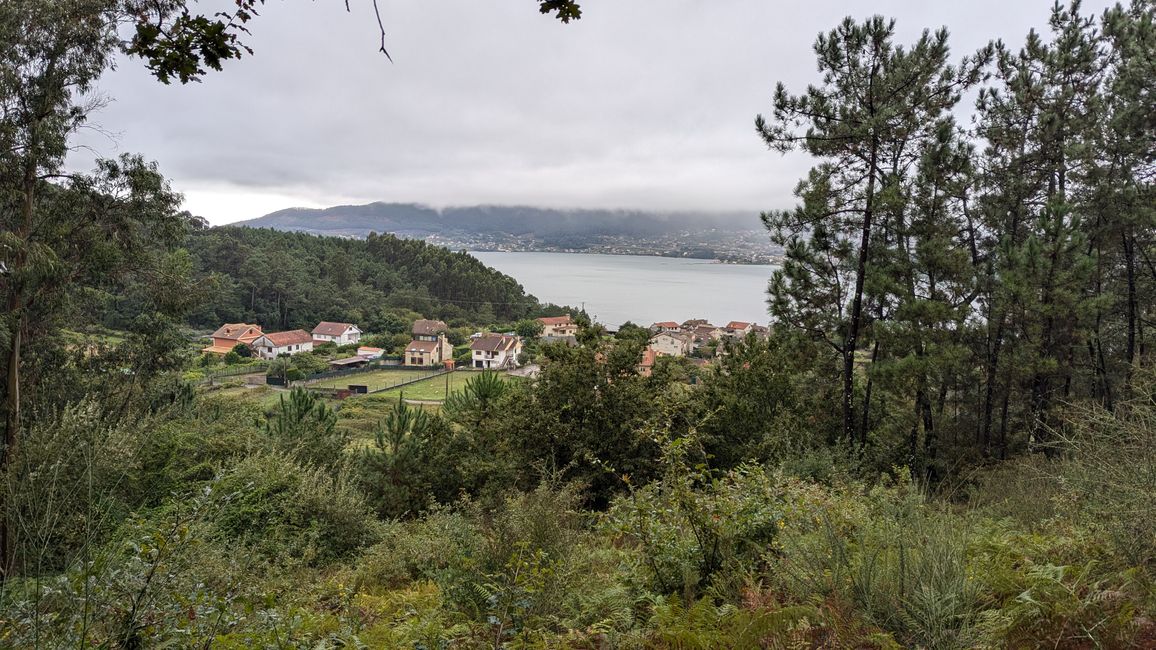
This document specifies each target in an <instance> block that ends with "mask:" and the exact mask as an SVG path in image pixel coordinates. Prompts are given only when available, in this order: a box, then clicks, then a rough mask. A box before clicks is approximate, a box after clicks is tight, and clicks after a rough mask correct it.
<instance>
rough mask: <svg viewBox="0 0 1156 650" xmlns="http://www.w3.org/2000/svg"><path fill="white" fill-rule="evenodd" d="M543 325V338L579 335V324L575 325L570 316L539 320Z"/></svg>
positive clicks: (549, 317)
mask: <svg viewBox="0 0 1156 650" xmlns="http://www.w3.org/2000/svg"><path fill="white" fill-rule="evenodd" d="M538 322H539V323H541V324H542V334H541V336H542V337H543V338H547V337H559V336H575V335H576V334H578V323H575V322H574V320H573V319H572V318H570V316H569V314H567V315H566V316H546V317H544V318H539V319H538Z"/></svg>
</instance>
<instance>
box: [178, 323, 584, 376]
mask: <svg viewBox="0 0 1156 650" xmlns="http://www.w3.org/2000/svg"><path fill="white" fill-rule="evenodd" d="M568 318H569V317H567V319H568ZM559 326H560V328H561V329H560V331H570V330H569V329H568V328H567V327H565V326H563V325H562V324H561V323H559ZM447 330H448V328H447V327H446V324H445V322H443V321H440V320H427V319H424V318H422V319H418V320H416V321H414V323H413V329H412V334H413V340H412V341H410V342H409V344H408V345H406V346H405V350H404V352H403V354H402V360H401V363H402V365H405V366H412V367H423V368H429V367H440V366H446V365H452V364H453V358H454V346H453V345H452V344H451V343H450V342H449V340H448V339H447V338H446V331H447ZM573 331H577V326H574V329H573ZM361 334H362V331H361V329H359V328H358V327H357V326H356V325H354V324H352V323H333V322H329V321H322V322H321V323H318V324H317V327H314V328H313V330H312V331H311V332H306V331H305V330H289V331H286V332H265V331H264V330H262V329H261V326H260V325H254V324H252V323H226V324H224V325H222V326H221V327H220V328H219V329H218V330H217V331H215V332H213V333H212V334H211V335H210V337H211V338H212V341H213V342H212V344H211V345H209V346H207V347H205V348H203V349H202V350H201V351H202V352H204V353H206V354H216V355H221V356H224V355H226V354H228V353H229V352H231V351H232V350H233V349H234V348H235V347H237V345H238V344H240V345H245V346H246V347H248V348H249V349H250V350H252V351H253V354H254V355H255V356H257V357H259V358H261V359H275V358H277V357H279V356H283V355H294V354H300V353H302V352H310V351H312V350H313V348H314V346H316V345H320V344H322V343H333V344H335V345H339V346H341V345H350V344H353V343H358V342H359V341H360V340H361ZM384 353H385V350H383V349H382V348H376V347H367V346H360V347H358V348H357V354H356V355H355V356H352V357H348V358H345V359H335V360H333V361H331V362H330V365H331V366H333V367H335V368H352V367H357V366H361V365H365V364H366V363H368V362H369V361H372V360H374V359H379V358H381V357H382V356H383V355H384ZM521 353H522V340H521V338H519V337H517V336H514V335H512V334H492V333H479V334H475V335H473V336H472V337H471V341H470V365H471V366H472V367H474V368H483V369H491V368H492V369H507V368H516V367H517V366H518V355H520V354H521Z"/></svg>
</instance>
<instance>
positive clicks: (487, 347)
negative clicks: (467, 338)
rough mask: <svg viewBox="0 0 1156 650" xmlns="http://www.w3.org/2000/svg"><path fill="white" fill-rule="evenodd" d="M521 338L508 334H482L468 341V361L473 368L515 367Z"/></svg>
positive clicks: (519, 352)
mask: <svg viewBox="0 0 1156 650" xmlns="http://www.w3.org/2000/svg"><path fill="white" fill-rule="evenodd" d="M521 353H522V339H520V338H518V337H516V336H511V335H509V334H483V335H482V336H479V337H478V338H476V339H474V341H473V343H470V361H471V362H472V363H471V365H472V366H473V367H475V368H485V369H489V368H517V367H518V355H519V354H521Z"/></svg>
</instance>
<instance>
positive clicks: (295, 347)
mask: <svg viewBox="0 0 1156 650" xmlns="http://www.w3.org/2000/svg"><path fill="white" fill-rule="evenodd" d="M249 345H250V347H252V348H253V351H254V352H256V353H257V356H259V357H261V358H262V359H276V358H277V357H279V356H281V355H282V354H300V353H302V352H309V351H311V350H312V349H313V335H312V334H310V333H309V332H306V331H305V330H289V331H288V332H269V333H266V334H262V335H261V336H258V337H257V338H256V339H254V341H253V342H252V343H250V344H249Z"/></svg>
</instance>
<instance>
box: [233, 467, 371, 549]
mask: <svg viewBox="0 0 1156 650" xmlns="http://www.w3.org/2000/svg"><path fill="white" fill-rule="evenodd" d="M217 491H218V493H219V494H220V498H221V499H222V501H221V505H220V513H219V514H218V515H217V517H216V520H215V524H216V526H217V530H218V531H219V532H220V533H221V534H222V535H223V536H224V537H225V538H227V539H229V540H234V541H237V542H240V543H242V544H244V545H246V546H248V547H249V548H251V549H253V550H254V551H256V552H257V553H259V554H260V555H261V556H263V557H265V558H266V559H268V560H270V561H290V562H302V563H305V564H309V565H319V564H326V563H329V562H332V561H334V560H338V559H341V558H345V557H348V556H350V555H351V554H353V553H354V552H356V551H357V550H359V549H361V548H363V547H366V546H369V545H371V544H373V543H374V542H375V541H376V540H377V539H378V538H379V537H380V533H381V531H380V526H379V524H378V523H377V520H376V518H375V517H374V516H373V512H372V511H371V510H370V509H369V506H368V505H367V504H366V503H365V500H364V498H363V497H362V496H361V494H360V493H359V492H357V491H356V490H355V489H353V488H352V486H350V485H349V484H348V483H347V482H346V481H345V480H344V479H342V478H341V477H333V476H330V475H329V474H328V473H327V472H326V471H325V470H323V469H320V468H307V467H302V466H301V465H298V464H296V463H295V462H293V460H292V459H291V458H289V457H288V456H286V455H283V454H269V455H255V456H251V457H249V458H246V459H245V460H243V461H241V462H240V463H239V464H237V466H236V467H234V468H233V469H232V470H231V471H229V472H228V473H227V474H226V475H225V476H224V477H223V478H222V479H221V481H220V483H219V485H218V488H217Z"/></svg>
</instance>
